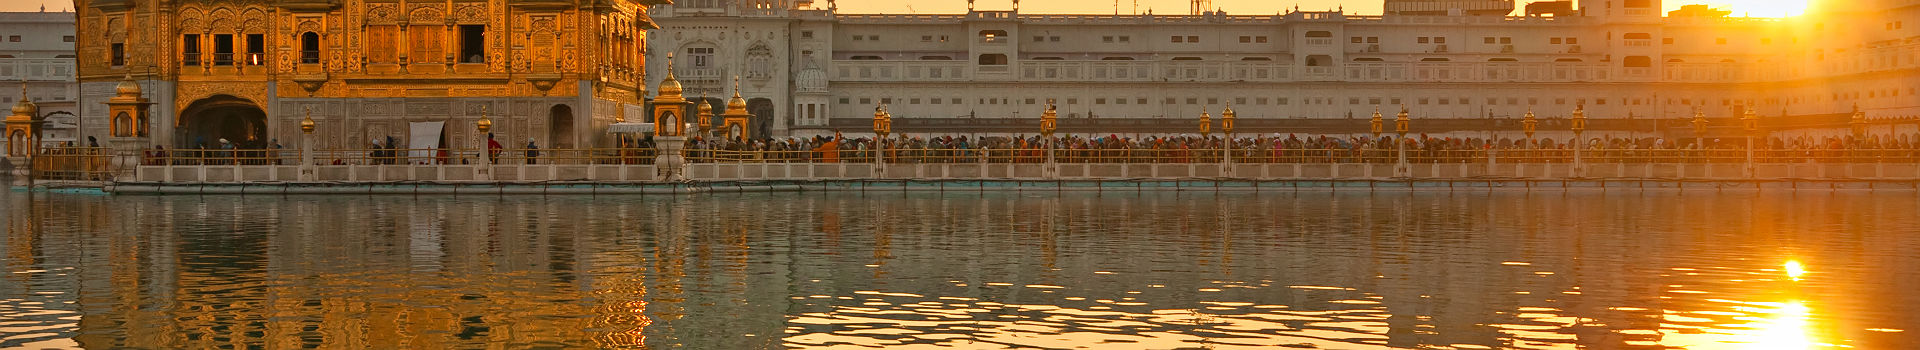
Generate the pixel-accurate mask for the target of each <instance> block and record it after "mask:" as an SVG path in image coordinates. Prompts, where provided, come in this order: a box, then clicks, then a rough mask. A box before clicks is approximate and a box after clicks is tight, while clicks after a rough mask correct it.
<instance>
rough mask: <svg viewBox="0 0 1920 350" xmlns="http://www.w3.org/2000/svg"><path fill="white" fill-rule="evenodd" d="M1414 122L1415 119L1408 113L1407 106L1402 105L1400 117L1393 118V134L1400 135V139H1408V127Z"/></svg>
mask: <svg viewBox="0 0 1920 350" xmlns="http://www.w3.org/2000/svg"><path fill="white" fill-rule="evenodd" d="M1412 122H1413V119H1412V118H1411V116H1409V115H1408V113H1407V106H1406V105H1400V115H1399V116H1396V117H1394V118H1393V132H1396V133H1399V134H1400V138H1403V139H1404V138H1407V130H1408V129H1409V128H1408V126H1409V124H1412Z"/></svg>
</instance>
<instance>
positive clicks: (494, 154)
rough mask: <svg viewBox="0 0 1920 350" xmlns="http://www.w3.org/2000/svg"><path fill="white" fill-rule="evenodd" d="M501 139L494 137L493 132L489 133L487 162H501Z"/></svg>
mask: <svg viewBox="0 0 1920 350" xmlns="http://www.w3.org/2000/svg"><path fill="white" fill-rule="evenodd" d="M504 148H506V147H502V146H500V141H498V140H494V139H493V133H487V164H500V150H501V149H504Z"/></svg>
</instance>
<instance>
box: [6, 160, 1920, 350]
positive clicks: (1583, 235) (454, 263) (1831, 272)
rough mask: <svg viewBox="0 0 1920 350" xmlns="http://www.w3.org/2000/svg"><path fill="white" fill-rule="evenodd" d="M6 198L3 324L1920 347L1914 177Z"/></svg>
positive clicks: (861, 337)
mask: <svg viewBox="0 0 1920 350" xmlns="http://www.w3.org/2000/svg"><path fill="white" fill-rule="evenodd" d="M4 196H5V198H4V202H0V204H4V206H0V208H3V209H0V211H5V212H6V215H4V217H3V218H0V226H4V227H5V228H6V231H5V232H6V235H5V236H4V238H3V239H0V266H4V267H5V269H6V271H5V272H6V273H5V274H4V275H0V347H3V348H12V347H52V348H119V347H140V348H209V347H236V348H244V347H306V346H313V347H343V348H367V347H377V348H380V347H401V346H406V347H424V348H473V347H484V346H488V344H501V345H505V346H506V347H647V348H693V349H749V348H840V347H887V348H914V347H925V348H936V347H937V348H949V347H962V348H999V347H1041V348H1075V347H1092V348H1103V349H1132V348H1143V349H1144V348H1152V349H1160V348H1177V347H1210V348H1271V347H1296V348H1422V347H1425V348H1459V349H1468V348H1570V347H1576V346H1583V347H1589V348H1610V349H1611V348H1624V349H1634V348H1644V349H1660V348H1669V347H1686V348H1689V349H1714V348H1729V349H1734V348H1749V347H1753V346H1768V347H1785V348H1821V347H1827V346H1847V347H1853V348H1862V349H1885V348H1912V347H1915V346H1920V342H1917V341H1916V339H1915V335H1914V332H1916V331H1920V330H1916V328H1920V318H1916V317H1915V316H1914V315H1913V313H1911V312H1909V311H1910V310H1914V309H1916V307H1920V297H1916V296H1914V295H1913V294H1912V293H1910V292H1909V291H1912V290H1920V285H1916V283H1920V282H1915V281H1920V272H1917V271H1920V269H1916V268H1917V267H1920V254H1917V253H1914V252H1916V251H1920V237H1915V236H1914V235H1913V234H1912V233H1913V232H1920V199H1916V197H1915V196H1914V195H1913V194H1912V193H1868V192H1767V193H1755V192H1726V193H1717V192H1705V191H1690V192H1678V191H1670V192H1659V191H1649V192H1631V193H1620V192H1612V193H1603V192H1599V191H1569V192H1553V193H1524V192H1493V193H1485V192H1480V193H1442V192H1410V193H1373V194H1369V193H1361V192H1314V193H1297V194H1294V193H1261V194H1191V193H1172V192H1164V193H1151V192H1150V193H1128V194H1113V193H1106V194H1092V193H1088V194H1062V195H1055V194H1044V195H1036V194H1019V193H986V194H981V193H944V194H942V193H899V192H892V193H884V194H865V195H863V194H858V193H828V194H821V193H774V194H715V195H700V196H645V197H636V196H628V197H586V196H580V197H525V196H521V197H402V196H376V197H340V196H334V197H258V196H256V197H217V196H209V197H192V196H155V197H127V196H87V195H63V194H48V193H38V194H32V195H31V198H30V197H29V194H27V193H20V192H10V193H6V194H4Z"/></svg>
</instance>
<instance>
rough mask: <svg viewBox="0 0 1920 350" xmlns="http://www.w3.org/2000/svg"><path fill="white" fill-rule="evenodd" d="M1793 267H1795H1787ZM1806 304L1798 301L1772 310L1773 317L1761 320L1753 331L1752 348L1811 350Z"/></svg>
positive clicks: (1810, 329)
mask: <svg viewBox="0 0 1920 350" xmlns="http://www.w3.org/2000/svg"><path fill="white" fill-rule="evenodd" d="M1789 266H1795V265H1789ZM1808 313H1809V312H1808V310H1807V304H1806V303H1805V302H1801V301H1799V300H1793V301H1788V302H1786V303H1783V305H1780V307H1779V308H1776V309H1774V310H1773V317H1772V318H1770V319H1766V320H1762V321H1760V323H1759V326H1758V327H1755V330H1754V336H1755V338H1754V341H1753V342H1752V343H1751V344H1752V345H1754V346H1755V347H1754V348H1765V349H1780V350H1787V349H1812V348H1814V345H1816V343H1815V342H1814V339H1813V336H1812V335H1811V334H1810V333H1812V331H1813V327H1812V322H1808V321H1807V314H1808Z"/></svg>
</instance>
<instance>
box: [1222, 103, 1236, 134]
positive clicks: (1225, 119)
mask: <svg viewBox="0 0 1920 350" xmlns="http://www.w3.org/2000/svg"><path fill="white" fill-rule="evenodd" d="M1234 116H1235V115H1234V113H1233V104H1227V110H1224V111H1220V132H1222V133H1226V134H1227V137H1233V118H1234Z"/></svg>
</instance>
